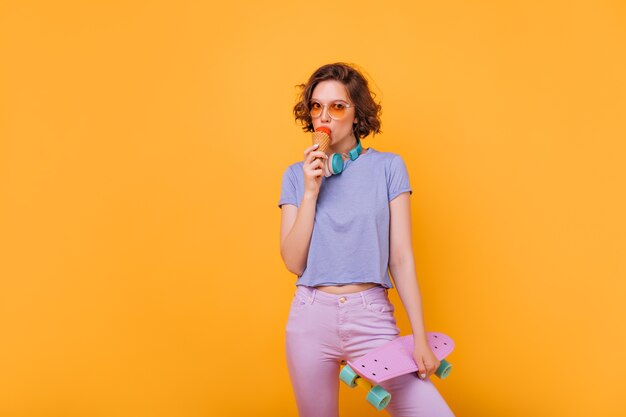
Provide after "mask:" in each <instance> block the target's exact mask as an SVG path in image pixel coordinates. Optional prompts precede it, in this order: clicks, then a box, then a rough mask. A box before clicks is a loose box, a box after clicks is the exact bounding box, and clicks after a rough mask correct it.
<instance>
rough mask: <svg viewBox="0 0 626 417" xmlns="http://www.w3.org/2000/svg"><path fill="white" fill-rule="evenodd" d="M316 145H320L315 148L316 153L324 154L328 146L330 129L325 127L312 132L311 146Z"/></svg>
mask: <svg viewBox="0 0 626 417" xmlns="http://www.w3.org/2000/svg"><path fill="white" fill-rule="evenodd" d="M316 143H319V145H320V146H318V147H317V149H316V151H322V152H324V153H326V150H327V149H328V147H329V146H330V129H328V128H327V127H318V128H317V130H316V131H315V132H313V145H315V144H316Z"/></svg>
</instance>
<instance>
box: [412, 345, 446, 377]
mask: <svg viewBox="0 0 626 417" xmlns="http://www.w3.org/2000/svg"><path fill="white" fill-rule="evenodd" d="M414 343H415V348H414V349H413V359H415V363H417V367H418V368H419V370H418V372H417V375H418V376H419V378H420V379H424V380H425V379H427V378H428V377H430V376H431V375H432V374H434V373H435V371H436V370H437V368H439V364H440V363H441V361H440V360H439V359H437V357H436V356H435V354H434V353H433V351H432V350H431V349H430V345H429V344H428V342H427V341H426V340H415V342H414Z"/></svg>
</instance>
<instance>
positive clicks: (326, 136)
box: [313, 126, 331, 177]
mask: <svg viewBox="0 0 626 417" xmlns="http://www.w3.org/2000/svg"><path fill="white" fill-rule="evenodd" d="M316 143H319V146H318V147H317V149H315V150H316V151H322V152H324V153H326V151H327V150H328V148H329V147H330V129H329V128H327V127H326V126H320V127H318V128H317V129H315V132H313V144H314V145H315V144H316ZM315 159H319V158H315ZM322 168H323V170H324V176H325V177H329V176H330V175H331V174H330V170H329V168H328V163H324V164H323V165H322Z"/></svg>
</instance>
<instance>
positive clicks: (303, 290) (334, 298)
mask: <svg viewBox="0 0 626 417" xmlns="http://www.w3.org/2000/svg"><path fill="white" fill-rule="evenodd" d="M388 292H389V290H388V289H387V288H385V287H383V286H382V285H377V286H375V287H372V288H368V289H366V290H363V291H357V292H351V293H347V294H331V293H327V292H324V291H320V290H318V289H317V288H315V287H309V286H306V285H298V286H296V295H297V296H299V297H300V298H301V299H302V300H304V301H306V302H308V303H309V304H313V303H314V302H319V303H323V304H331V305H333V304H334V305H336V304H337V303H339V302H340V301H341V300H344V302H348V303H350V302H351V301H352V302H354V301H361V302H363V303H364V304H366V303H367V301H368V300H374V299H380V298H387V294H388Z"/></svg>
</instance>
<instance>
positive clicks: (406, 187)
mask: <svg viewBox="0 0 626 417" xmlns="http://www.w3.org/2000/svg"><path fill="white" fill-rule="evenodd" d="M387 190H388V195H389V201H391V200H393V199H394V198H396V197H397V196H399V195H400V194H402V193H404V192H406V191H408V192H409V194H413V191H412V190H411V183H410V181H409V173H408V171H407V169H406V165H405V164H404V161H403V160H402V157H401V156H400V155H395V156H394V157H393V158H392V160H391V164H390V169H389V176H388V178H387Z"/></svg>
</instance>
